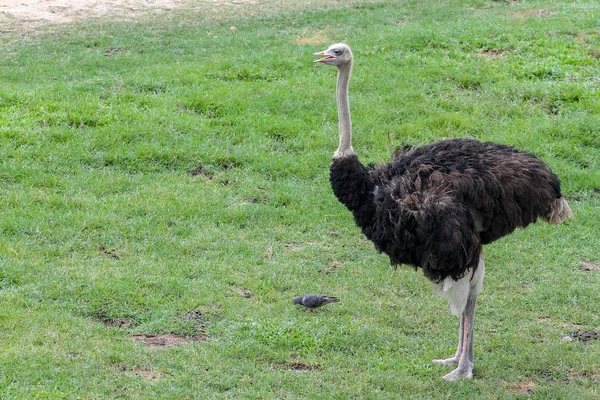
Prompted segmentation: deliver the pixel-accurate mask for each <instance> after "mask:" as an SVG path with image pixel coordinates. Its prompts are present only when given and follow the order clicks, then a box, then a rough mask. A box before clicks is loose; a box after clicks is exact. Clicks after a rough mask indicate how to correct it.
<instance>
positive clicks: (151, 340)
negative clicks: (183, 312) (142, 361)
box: [133, 333, 208, 349]
mask: <svg viewBox="0 0 600 400" xmlns="http://www.w3.org/2000/svg"><path fill="white" fill-rule="evenodd" d="M133 340H135V341H136V342H140V343H143V344H144V346H146V347H149V348H154V349H156V348H164V347H175V346H181V345H183V344H187V343H194V342H207V341H208V338H207V337H205V336H201V335H194V336H189V337H188V336H184V335H178V334H176V333H167V334H164V335H143V334H137V335H133Z"/></svg>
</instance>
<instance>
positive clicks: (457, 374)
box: [442, 364, 473, 382]
mask: <svg viewBox="0 0 600 400" xmlns="http://www.w3.org/2000/svg"><path fill="white" fill-rule="evenodd" d="M442 379H444V380H446V381H448V382H454V381H458V380H460V379H473V365H472V364H471V365H459V366H458V368H456V369H455V370H454V371H452V372H450V373H449V374H446V375H444V376H442Z"/></svg>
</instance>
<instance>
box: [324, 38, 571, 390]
mask: <svg viewBox="0 0 600 400" xmlns="http://www.w3.org/2000/svg"><path fill="white" fill-rule="evenodd" d="M314 55H315V56H322V57H323V58H320V59H318V60H316V61H315V63H323V64H327V65H334V66H336V67H337V68H338V78H337V107H338V119H339V121H338V122H339V147H338V148H337V150H336V151H335V153H334V154H333V161H332V164H331V168H330V181H331V186H332V188H333V192H334V194H335V196H336V197H337V198H338V200H339V201H340V202H341V203H342V204H344V205H345V206H346V207H347V208H348V210H350V211H351V212H352V214H353V215H354V219H355V222H356V224H357V225H358V226H359V227H360V228H361V230H362V232H363V234H364V235H365V236H366V237H367V238H368V239H369V240H371V241H372V242H373V243H374V244H375V248H376V249H377V250H378V251H380V252H383V253H385V254H387V255H388V256H389V258H390V261H391V263H392V264H394V265H398V264H408V265H412V266H413V267H415V268H421V269H422V270H423V273H424V275H425V276H426V277H427V278H429V280H431V281H432V282H433V284H434V288H435V289H436V290H437V291H439V292H440V293H441V294H442V295H443V296H444V297H446V299H447V300H448V302H449V304H450V310H451V312H452V313H453V314H454V315H456V316H458V317H459V318H460V328H459V335H458V347H457V350H456V353H455V355H454V356H453V357H451V358H447V359H440V360H434V362H435V363H436V364H440V365H456V369H454V370H453V371H452V372H450V373H448V374H447V375H445V376H444V377H443V379H445V380H447V381H456V380H459V379H463V378H467V379H470V378H472V377H473V320H474V314H475V300H476V298H477V294H478V293H479V292H480V291H481V289H482V287H483V277H484V273H485V265H484V261H483V255H482V245H484V244H487V243H491V242H493V241H495V240H496V239H499V238H501V237H502V236H505V235H508V234H509V233H511V232H512V231H514V230H515V229H516V228H517V227H523V228H524V227H526V226H527V225H529V224H530V223H533V222H535V221H536V220H537V219H538V218H540V219H542V220H544V221H546V222H548V223H550V224H559V223H561V222H562V221H564V220H565V219H567V218H569V217H570V216H571V215H572V212H571V209H570V208H569V205H568V204H567V202H566V201H565V199H564V198H563V197H562V195H561V193H560V181H559V179H558V178H557V177H556V175H554V173H552V171H550V169H549V168H548V166H547V165H546V164H544V163H543V162H542V161H540V160H539V159H538V158H537V157H535V156H534V155H533V154H530V153H527V152H524V151H521V150H518V149H515V148H513V147H510V146H505V145H501V144H494V143H482V142H479V141H476V140H470V139H452V140H444V141H440V142H437V143H433V144H430V145H426V146H423V147H418V148H411V149H404V151H402V152H399V153H397V154H395V155H394V157H393V158H392V161H391V162H390V163H388V164H385V165H380V166H372V165H370V166H364V165H362V164H361V163H360V161H359V160H358V158H357V156H356V154H355V153H354V150H353V148H352V125H351V122H350V107H349V103H348V82H349V80H350V72H351V70H352V52H351V51H350V48H349V47H348V46H347V45H345V44H343V43H338V44H334V45H332V46H330V47H329V48H328V49H327V50H325V51H322V52H319V53H315V54H314Z"/></svg>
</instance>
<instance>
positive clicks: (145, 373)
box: [133, 369, 162, 382]
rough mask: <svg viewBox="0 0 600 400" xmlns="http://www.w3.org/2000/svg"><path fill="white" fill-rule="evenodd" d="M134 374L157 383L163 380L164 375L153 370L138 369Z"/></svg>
mask: <svg viewBox="0 0 600 400" xmlns="http://www.w3.org/2000/svg"><path fill="white" fill-rule="evenodd" d="M133 373H134V374H135V375H137V376H139V377H140V378H142V379H143V380H145V381H147V382H156V381H158V380H160V378H162V373H161V372H160V371H155V370H153V369H136V370H135V371H133Z"/></svg>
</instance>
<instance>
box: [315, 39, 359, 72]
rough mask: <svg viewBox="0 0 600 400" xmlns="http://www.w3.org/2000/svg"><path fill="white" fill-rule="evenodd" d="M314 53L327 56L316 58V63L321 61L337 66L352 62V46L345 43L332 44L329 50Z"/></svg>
mask: <svg viewBox="0 0 600 400" xmlns="http://www.w3.org/2000/svg"><path fill="white" fill-rule="evenodd" d="M313 55H314V56H325V57H323V58H320V59H318V60H316V61H315V62H316V63H318V62H321V63H323V64H328V65H335V66H336V67H339V66H342V65H346V64H349V63H351V62H352V52H351V51H350V47H348V45H345V44H344V43H336V44H332V45H331V46H329V48H328V49H327V50H325V51H321V52H318V53H314V54H313Z"/></svg>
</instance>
